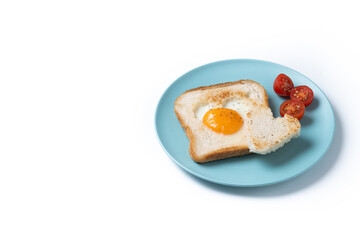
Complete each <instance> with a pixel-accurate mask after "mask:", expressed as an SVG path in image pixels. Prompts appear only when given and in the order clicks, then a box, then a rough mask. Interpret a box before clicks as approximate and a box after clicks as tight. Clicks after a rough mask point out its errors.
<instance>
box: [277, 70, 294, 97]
mask: <svg viewBox="0 0 360 240" xmlns="http://www.w3.org/2000/svg"><path fill="white" fill-rule="evenodd" d="M273 87H274V91H275V92H276V93H277V94H278V95H280V96H284V97H285V96H289V95H290V91H291V89H293V87H294V83H293V81H292V80H291V79H290V78H289V77H288V76H286V75H285V74H283V73H281V74H279V76H277V77H276V79H275V81H274V86H273Z"/></svg>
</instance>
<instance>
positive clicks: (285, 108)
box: [280, 100, 305, 120]
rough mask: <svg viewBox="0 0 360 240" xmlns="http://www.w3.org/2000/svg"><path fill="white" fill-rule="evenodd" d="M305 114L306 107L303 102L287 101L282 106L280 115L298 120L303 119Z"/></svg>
mask: <svg viewBox="0 0 360 240" xmlns="http://www.w3.org/2000/svg"><path fill="white" fill-rule="evenodd" d="M304 113H305V105H304V104H303V103H302V102H298V101H294V100H287V101H285V102H283V103H282V104H281V105H280V115H281V116H282V117H283V116H284V115H285V114H289V115H291V116H293V117H295V118H297V119H299V120H300V119H301V118H302V117H303V116H304Z"/></svg>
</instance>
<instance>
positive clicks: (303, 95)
mask: <svg viewBox="0 0 360 240" xmlns="http://www.w3.org/2000/svg"><path fill="white" fill-rule="evenodd" d="M290 98H291V100H294V101H299V102H302V103H303V104H304V105H305V107H306V106H309V105H310V104H311V103H312V101H313V99H314V93H313V91H312V90H311V88H309V87H308V86H305V85H303V86H297V87H294V88H293V89H292V90H291V91H290Z"/></svg>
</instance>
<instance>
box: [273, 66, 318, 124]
mask: <svg viewBox="0 0 360 240" xmlns="http://www.w3.org/2000/svg"><path fill="white" fill-rule="evenodd" d="M273 88H274V91H275V93H276V94H277V95H279V96H282V97H289V96H290V99H291V100H287V101H285V102H283V103H282V104H281V106H280V115H281V116H284V115H285V114H289V115H291V116H293V117H295V118H297V119H299V120H300V119H301V118H302V117H303V115H304V113H305V107H306V106H309V105H310V104H311V103H312V101H313V99H314V93H313V91H312V90H311V88H309V87H308V86H305V85H302V86H297V87H294V83H293V81H292V80H291V79H290V78H289V77H288V76H286V75H285V74H283V73H280V74H279V75H278V76H277V77H276V78H275V81H274V85H273Z"/></svg>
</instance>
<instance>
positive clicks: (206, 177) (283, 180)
mask: <svg viewBox="0 0 360 240" xmlns="http://www.w3.org/2000/svg"><path fill="white" fill-rule="evenodd" d="M237 61H244V62H245V61H249V62H260V63H266V64H273V65H277V66H279V67H283V68H287V69H289V70H291V71H293V72H296V73H297V74H299V75H301V76H302V77H304V78H306V79H307V80H308V81H310V82H311V83H312V84H314V85H315V86H316V87H317V88H318V89H319V90H320V92H321V93H322V94H323V95H324V97H325V99H326V101H327V103H328V104H329V107H330V110H331V139H330V141H329V142H328V144H327V146H326V147H325V151H324V152H323V153H322V154H321V156H320V157H319V158H318V159H317V160H316V161H314V162H312V164H309V166H307V167H306V168H304V169H302V170H301V171H299V172H297V173H296V174H293V175H291V176H289V177H287V178H283V179H280V180H276V181H270V182H266V183H262V184H238V183H231V182H227V181H218V180H216V179H213V178H210V177H208V176H206V175H203V174H199V173H197V172H195V171H193V170H192V169H190V168H188V167H186V166H184V165H182V164H180V163H179V162H178V161H177V160H176V159H174V157H173V156H172V155H171V154H170V153H169V152H168V150H167V149H166V148H165V146H164V145H163V143H162V141H161V139H160V136H159V131H158V124H157V118H158V115H159V111H160V103H161V102H162V100H163V98H164V97H165V93H167V92H168V90H169V89H170V88H171V87H172V86H173V85H175V84H176V83H177V82H179V81H180V80H181V79H182V78H183V77H184V76H186V75H187V74H191V73H192V72H194V71H197V70H199V69H201V68H203V67H207V66H209V65H213V64H219V63H226V62H237ZM154 125H155V133H156V137H157V140H158V142H159V143H160V146H161V147H162V149H163V150H164V151H165V153H166V154H167V155H168V157H169V158H170V159H171V160H172V161H173V162H175V163H176V164H177V165H178V166H180V167H181V168H182V169H183V170H185V171H186V172H188V173H190V174H192V175H194V176H196V177H198V178H200V179H203V180H206V181H208V182H212V183H215V184H219V185H225V186H231V187H263V186H269V185H274V184H278V183H282V182H285V181H288V180H291V179H293V178H295V177H297V176H299V175H302V174H303V173H305V172H307V171H308V170H310V169H311V168H313V167H314V166H315V165H316V164H317V163H318V162H320V161H321V160H322V158H323V157H324V155H325V154H326V153H327V152H328V150H329V147H330V146H331V144H332V142H333V140H334V133H335V127H336V122H335V114H334V110H333V108H332V105H331V102H330V100H329V98H328V97H327V96H326V94H325V93H324V92H323V90H322V89H321V88H320V87H319V86H318V85H317V84H316V83H314V82H313V81H312V80H311V79H310V78H308V77H307V76H305V75H304V74H302V73H300V72H298V71H296V70H294V69H292V68H290V67H287V66H284V65H282V64H279V63H275V62H271V61H266V60H259V59H251V58H235V59H225V60H218V61H214V62H209V63H206V64H203V65H200V66H198V67H195V68H193V69H191V70H189V71H187V72H185V73H184V74H182V75H181V76H179V77H178V78H177V79H176V80H175V81H173V82H172V83H171V84H170V85H169V86H168V87H167V88H166V89H165V91H164V92H163V93H162V95H161V97H160V98H159V100H158V102H157V105H156V110H155V116H154Z"/></svg>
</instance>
